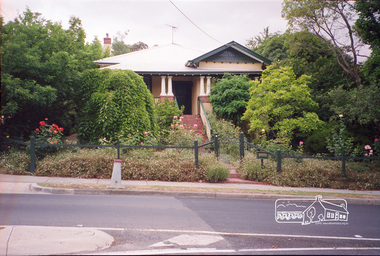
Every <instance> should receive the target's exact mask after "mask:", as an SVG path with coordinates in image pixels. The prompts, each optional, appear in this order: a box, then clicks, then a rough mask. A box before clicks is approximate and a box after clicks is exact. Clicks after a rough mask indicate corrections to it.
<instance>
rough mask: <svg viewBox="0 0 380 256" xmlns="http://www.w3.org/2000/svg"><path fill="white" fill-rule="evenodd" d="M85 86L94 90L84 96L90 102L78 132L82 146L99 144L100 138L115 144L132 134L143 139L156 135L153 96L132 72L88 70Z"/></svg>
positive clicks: (82, 112) (84, 77) (84, 79)
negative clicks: (150, 134) (150, 133)
mask: <svg viewBox="0 0 380 256" xmlns="http://www.w3.org/2000/svg"><path fill="white" fill-rule="evenodd" d="M94 78H97V80H96V79H94ZM95 80H96V81H95ZM89 83H93V84H92V87H91V85H90V84H89ZM83 86H84V87H85V88H86V89H88V87H91V89H89V90H88V91H89V93H85V94H84V99H85V100H87V101H86V103H85V104H84V107H83V109H82V111H81V122H80V124H79V130H78V138H79V140H80V141H81V143H83V142H88V143H98V141H99V139H101V138H106V139H107V140H109V141H111V142H115V141H117V140H120V139H123V138H128V136H130V135H132V136H133V137H136V136H137V137H141V139H142V138H143V137H144V132H147V131H148V132H152V133H155V132H156V119H155V113H154V99H153V96H152V94H151V93H150V91H149V90H148V89H147V87H146V85H145V83H144V81H143V79H142V77H140V76H139V75H137V74H136V73H134V72H133V71H130V70H106V69H105V70H98V69H97V70H90V71H86V73H85V75H84V76H83Z"/></svg>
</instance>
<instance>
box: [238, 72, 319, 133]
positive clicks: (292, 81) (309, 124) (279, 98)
mask: <svg viewBox="0 0 380 256" xmlns="http://www.w3.org/2000/svg"><path fill="white" fill-rule="evenodd" d="M309 81H310V77H309V76H306V75H302V76H301V77H299V78H296V76H295V74H294V72H293V70H292V68H291V67H281V68H275V67H274V66H273V65H271V66H269V67H267V69H265V70H264V71H263V75H262V82H259V81H253V82H252V83H253V85H252V87H251V89H250V99H249V101H248V106H247V110H246V112H245V113H244V116H243V118H242V119H243V120H248V121H249V126H250V129H249V131H251V132H255V133H259V132H261V131H262V129H264V130H265V131H266V132H268V133H269V135H270V137H272V138H273V137H276V136H286V137H288V139H292V138H293V136H294V135H295V134H297V136H300V137H302V136H307V135H309V134H310V133H311V132H312V131H313V130H316V129H318V128H319V127H320V126H321V125H322V124H323V122H322V121H321V120H320V119H319V118H318V115H317V114H316V113H315V112H314V110H315V109H316V108H317V107H318V104H317V103H316V102H314V101H313V100H312V99H311V95H310V89H309V87H308V84H309Z"/></svg>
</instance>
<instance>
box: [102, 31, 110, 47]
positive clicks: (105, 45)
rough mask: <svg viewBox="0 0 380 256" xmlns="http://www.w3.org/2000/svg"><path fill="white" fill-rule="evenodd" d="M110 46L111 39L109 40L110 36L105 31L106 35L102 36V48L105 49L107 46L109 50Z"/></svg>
mask: <svg viewBox="0 0 380 256" xmlns="http://www.w3.org/2000/svg"><path fill="white" fill-rule="evenodd" d="M111 46H112V41H111V38H110V37H109V36H108V33H107V34H106V37H105V38H104V43H103V50H104V51H105V50H106V49H107V48H110V50H111Z"/></svg>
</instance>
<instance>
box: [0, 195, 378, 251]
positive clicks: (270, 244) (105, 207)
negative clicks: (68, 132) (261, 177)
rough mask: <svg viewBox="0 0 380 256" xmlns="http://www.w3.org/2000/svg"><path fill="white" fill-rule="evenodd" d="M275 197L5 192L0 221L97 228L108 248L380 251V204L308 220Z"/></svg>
mask: <svg viewBox="0 0 380 256" xmlns="http://www.w3.org/2000/svg"><path fill="white" fill-rule="evenodd" d="M279 198H283V197H281V196H279ZM275 201H276V200H247V199H241V200H238V199H210V198H207V199H206V198H189V197H183V198H180V197H170V196H125V195H119V196H117V195H112V196H107V195H48V194H0V224H1V225H31V226H59V227H92V228H96V229H99V230H102V231H104V232H106V233H108V234H110V235H112V236H113V237H114V238H115V242H114V244H113V246H112V247H111V248H109V249H107V250H106V251H102V252H100V253H102V254H105V253H107V252H109V253H115V252H120V253H123V252H124V253H125V252H129V253H132V254H137V253H136V252H141V251H142V252H143V254H148V253H149V252H152V253H154V254H159V253H164V254H169V253H176V254H178V253H181V254H182V253H186V254H192V253H194V254H203V253H204V254H266V253H268V254H276V253H277V254H314V255H320V254H341V255H347V254H351V255H357V254H363V255H368V254H373V255H379V254H380V206H379V205H355V204H349V205H347V210H348V212H349V217H348V221H344V222H342V221H340V222H337V221H336V222H333V221H332V222H326V223H312V224H309V225H302V223H278V222H276V220H275V216H276V214H275V212H276V207H275V205H276V202H275Z"/></svg>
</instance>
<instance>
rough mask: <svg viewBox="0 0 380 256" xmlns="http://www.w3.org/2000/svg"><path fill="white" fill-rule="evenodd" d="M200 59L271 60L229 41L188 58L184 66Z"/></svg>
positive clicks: (267, 61)
mask: <svg viewBox="0 0 380 256" xmlns="http://www.w3.org/2000/svg"><path fill="white" fill-rule="evenodd" d="M201 61H218V62H252V63H262V64H264V65H270V64H271V63H272V61H271V60H269V59H267V58H265V57H263V56H261V55H260V54H258V53H256V52H254V51H252V50H250V49H248V48H247V47H244V46H242V45H241V44H239V43H237V42H235V41H231V42H229V43H228V44H225V45H222V46H221V47H219V48H216V49H215V50H213V51H210V52H208V53H205V54H203V55H201V56H199V57H197V58H195V59H193V60H189V61H188V62H187V63H186V66H188V67H191V66H198V64H199V62H201Z"/></svg>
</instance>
